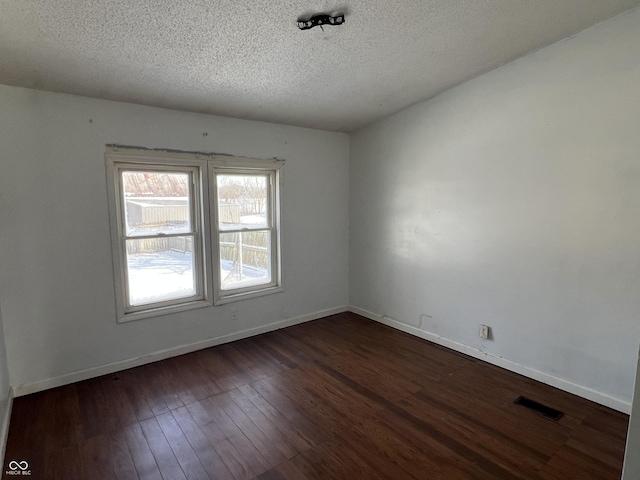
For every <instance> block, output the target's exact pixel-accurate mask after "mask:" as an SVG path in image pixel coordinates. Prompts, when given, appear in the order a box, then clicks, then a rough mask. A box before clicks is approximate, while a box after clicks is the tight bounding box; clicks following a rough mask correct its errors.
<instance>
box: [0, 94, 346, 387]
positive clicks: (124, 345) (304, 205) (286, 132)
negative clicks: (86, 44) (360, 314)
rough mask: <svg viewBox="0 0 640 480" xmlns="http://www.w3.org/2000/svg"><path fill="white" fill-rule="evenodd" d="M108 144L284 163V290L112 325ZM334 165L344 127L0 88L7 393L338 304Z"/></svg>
mask: <svg viewBox="0 0 640 480" xmlns="http://www.w3.org/2000/svg"><path fill="white" fill-rule="evenodd" d="M256 108H259V106H257V107H256ZM204 133H207V136H204V135H203V134H204ZM110 143H117V144H124V145H135V146H142V147H152V148H171V149H180V150H190V151H194V150H196V151H206V152H218V153H226V154H233V155H239V156H248V157H256V158H271V157H274V156H275V157H279V158H284V159H286V160H287V163H286V166H285V167H284V189H283V207H282V225H283V227H282V228H283V237H282V245H283V275H284V287H285V290H286V291H285V292H284V293H279V294H274V295H269V296H265V297H260V298H256V299H251V300H246V301H242V302H238V303H234V304H231V305H224V306H220V307H211V308H205V309H198V310H191V311H188V312H184V313H180V314H173V315H166V316H163V317H155V318H151V319H147V320H139V321H134V322H130V323H125V324H118V323H116V312H115V298H114V282H113V268H112V259H111V247H110V235H109V217H108V209H107V193H106V180H105V165H104V151H105V144H110ZM348 160H349V138H348V136H347V135H345V134H337V133H329V132H321V131H314V130H309V129H303V128H294V127H287V126H282V125H273V124H267V123H259V122H249V121H243V120H235V119H230V118H221V117H213V116H208V115H200V114H194V113H184V112H176V111H170V110H162V109H156V108H149V107H142V106H136V105H130V104H124V103H115V102H108V101H102V100H95V99H88V98H83V97H76V96H71V95H62V94H52V93H46V92H40V91H36V90H27V89H20V88H14V87H6V86H0V172H1V173H0V203H1V205H2V208H1V209H0V225H1V226H2V228H1V229H0V244H1V245H2V248H0V302H1V303H2V308H3V317H4V324H5V334H6V338H7V351H8V358H9V366H10V369H9V370H10V378H11V385H12V386H13V387H14V389H15V390H16V391H17V394H20V393H26V392H28V391H31V390H33V389H37V388H42V387H47V386H51V385H53V384H55V382H48V381H47V380H48V379H59V377H62V376H65V375H69V374H72V373H73V372H78V371H82V370H85V369H92V368H95V367H101V366H104V365H108V364H111V363H114V362H122V361H125V360H129V359H134V358H137V357H142V356H145V355H149V354H153V353H156V352H160V351H163V350H171V349H174V348H175V347H179V346H182V345H190V344H193V343H196V342H202V341H207V340H208V339H212V338H216V337H220V336H224V335H228V334H232V333H234V332H240V331H243V330H246V329H253V328H256V327H261V326H264V325H268V324H271V323H274V322H278V321H280V320H285V319H290V318H299V317H304V316H307V315H313V314H314V313H316V312H324V311H325V310H331V309H335V308H341V307H344V306H346V305H347V303H348V211H347V206H346V205H347V203H348V174H349V172H348ZM231 308H237V309H238V317H239V318H238V320H237V321H236V322H231V321H230V309H231ZM227 338H229V337H227ZM64 378H65V379H66V380H69V381H72V380H74V379H77V378H78V377H77V376H76V377H74V376H73V375H72V376H70V377H64ZM0 393H1V392H0Z"/></svg>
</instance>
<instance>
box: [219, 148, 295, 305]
mask: <svg viewBox="0 0 640 480" xmlns="http://www.w3.org/2000/svg"><path fill="white" fill-rule="evenodd" d="M209 165H210V168H209V175H210V180H209V185H210V186H211V188H212V192H211V199H212V208H213V210H214V212H215V213H214V216H213V221H212V222H211V230H212V233H211V238H212V243H214V242H215V244H216V247H215V250H216V253H218V252H219V250H218V248H219V246H218V245H219V239H220V234H223V233H238V232H240V233H242V232H245V231H246V232H249V231H269V233H270V243H271V255H270V267H271V282H269V283H263V284H260V285H252V286H246V287H240V288H235V289H228V290H223V289H222V282H221V278H220V273H221V271H222V269H221V266H220V255H219V254H218V255H216V256H215V258H214V262H213V263H214V271H215V272H216V274H217V278H216V280H217V281H216V282H215V283H214V285H215V291H214V303H215V304H216V305H222V304H225V303H229V302H233V301H237V300H240V299H245V298H253V297H258V296H262V295H267V294H271V293H277V292H281V291H283V288H282V268H281V259H280V257H281V247H280V236H281V225H280V198H281V196H282V171H281V167H282V165H283V162H281V161H280V162H277V163H274V162H273V161H268V162H266V163H265V161H261V160H256V159H236V160H235V161H229V160H228V159H216V160H212V161H210V162H209ZM225 174H227V175H266V176H267V178H268V179H269V182H268V185H267V189H268V193H267V201H268V203H269V205H268V212H269V214H268V216H267V225H266V226H265V227H256V228H242V229H237V230H223V229H220V228H219V222H218V218H217V215H218V212H219V208H218V205H217V201H218V182H217V175H225Z"/></svg>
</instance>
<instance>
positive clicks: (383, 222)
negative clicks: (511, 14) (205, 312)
mask: <svg viewBox="0 0 640 480" xmlns="http://www.w3.org/2000/svg"><path fill="white" fill-rule="evenodd" d="M639 45H640V9H636V10H633V11H631V12H628V13H626V14H623V15H621V16H619V17H616V18H614V19H611V20H609V21H607V22H605V23H602V24H599V25H597V26H595V27H592V28H590V29H588V30H586V31H584V32H582V33H580V34H578V35H576V36H575V37H572V38H570V39H567V40H565V41H562V42H560V43H557V44H555V45H552V46H550V47H548V48H545V49H543V50H540V51H538V52H536V53H534V54H532V55H529V56H527V57H525V58H522V59H520V60H518V61H516V62H514V63H512V64H509V65H506V66H504V67H502V68H500V69H498V70H495V71H493V72H491V73H488V74H486V75H484V76H482V77H479V78H476V79H474V80H472V81H470V82H468V83H466V84H463V85H461V86H459V87H457V88H455V89H453V90H450V91H449V92H446V93H444V94H442V95H440V96H438V97H436V98H434V99H432V100H431V101H428V102H426V103H421V104H418V105H415V106H413V107H411V108H409V109H407V110H405V111H403V112H400V113H399V114H396V115H394V116H392V117H390V118H388V119H386V120H384V121H381V122H379V123H377V124H374V125H373V126H371V127H369V128H366V129H364V130H362V131H360V132H357V133H356V134H354V135H353V137H352V142H351V170H350V177H351V178H350V202H351V203H350V205H351V206H350V229H351V234H350V242H351V245H350V302H351V305H353V306H355V307H358V308H360V309H362V312H364V313H367V312H368V313H369V314H370V315H371V316H372V317H374V318H375V317H376V316H383V315H384V316H386V317H387V318H385V319H384V321H387V323H391V324H393V325H395V326H402V325H401V324H403V323H404V324H408V325H412V326H413V327H402V328H405V330H409V331H412V332H413V333H418V334H423V336H426V337H427V338H432V339H435V340H437V341H440V342H441V343H444V344H448V345H450V346H454V347H455V348H458V349H460V350H463V351H467V352H468V353H472V354H475V355H477V356H479V357H484V358H486V359H488V360H490V361H492V362H494V363H497V364H500V365H503V366H507V367H509V368H512V369H514V370H516V371H520V372H522V373H525V374H527V375H530V376H532V377H534V378H539V379H542V380H543V381H547V382H549V383H551V384H555V385H557V386H561V387H562V388H565V389H568V390H570V391H574V392H576V393H579V394H581V395H583V396H587V397H588V398H592V399H595V400H598V401H600V402H602V403H605V404H608V405H610V406H613V407H615V408H619V409H621V410H624V411H628V409H629V402H630V401H631V395H632V391H633V385H634V372H635V366H636V353H637V351H638V340H639V337H640V295H639V293H638V292H640V48H638V46H639ZM423 314H424V315H429V316H428V317H427V316H422V315H423ZM394 320H395V322H394ZM420 322H422V323H420ZM481 323H486V324H488V325H490V326H491V327H492V329H493V339H491V340H481V339H480V338H479V335H478V329H479V325H480V324H481ZM416 327H417V328H416ZM425 332H429V333H425ZM482 352H486V354H487V356H485V353H482Z"/></svg>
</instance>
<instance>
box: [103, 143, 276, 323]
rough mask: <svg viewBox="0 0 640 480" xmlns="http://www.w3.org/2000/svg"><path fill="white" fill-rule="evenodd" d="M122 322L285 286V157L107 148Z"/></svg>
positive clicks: (115, 268) (114, 252)
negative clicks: (282, 225) (282, 234)
mask: <svg viewBox="0 0 640 480" xmlns="http://www.w3.org/2000/svg"><path fill="white" fill-rule="evenodd" d="M106 163H107V173H108V175H107V178H108V187H109V200H110V218H111V234H112V250H113V259H114V272H115V285H116V297H117V307H118V318H119V321H128V320H134V319H136V318H144V317H149V316H153V315H159V314H163V313H168V312H174V311H181V310H186V309H190V308H198V307H203V306H208V305H211V304H212V303H215V304H222V303H226V302H230V301H236V300H240V299H243V298H247V297H252V296H258V295H264V294H267V293H273V292H277V291H281V290H282V289H281V285H282V282H281V273H280V228H279V225H280V219H279V204H280V184H281V172H280V168H281V166H282V164H283V163H284V162H282V161H275V160H255V159H245V158H235V157H224V158H222V159H221V158H220V157H217V156H215V155H205V154H190V153H167V152H161V151H147V150H135V149H128V148H123V147H109V148H108V150H107V154H106Z"/></svg>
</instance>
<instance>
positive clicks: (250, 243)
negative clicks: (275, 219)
mask: <svg viewBox="0 0 640 480" xmlns="http://www.w3.org/2000/svg"><path fill="white" fill-rule="evenodd" d="M220 283H221V285H222V290H231V289H236V288H243V287H249V286H253V285H262V284H265V283H271V241H270V232H269V231H258V232H238V233H221V234H220Z"/></svg>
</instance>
